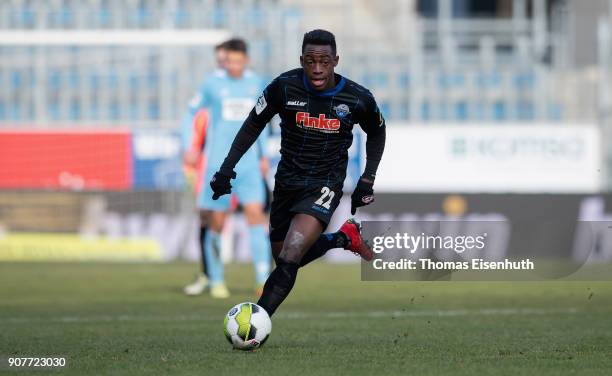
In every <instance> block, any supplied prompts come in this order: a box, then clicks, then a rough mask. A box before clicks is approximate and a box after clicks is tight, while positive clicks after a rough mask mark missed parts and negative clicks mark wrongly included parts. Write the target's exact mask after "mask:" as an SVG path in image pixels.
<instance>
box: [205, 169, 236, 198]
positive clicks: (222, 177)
mask: <svg viewBox="0 0 612 376" xmlns="http://www.w3.org/2000/svg"><path fill="white" fill-rule="evenodd" d="M235 178H236V173H235V172H234V171H230V172H229V173H227V172H224V171H218V172H217V173H215V175H214V176H213V177H212V179H211V180H210V187H211V188H212V190H213V197H212V198H213V200H218V199H219V197H221V196H223V195H226V194H228V193H231V192H232V185H231V184H230V180H231V179H235Z"/></svg>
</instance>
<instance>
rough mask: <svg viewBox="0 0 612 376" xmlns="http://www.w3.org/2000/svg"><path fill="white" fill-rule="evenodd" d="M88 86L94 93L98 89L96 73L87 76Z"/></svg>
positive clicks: (98, 82)
mask: <svg viewBox="0 0 612 376" xmlns="http://www.w3.org/2000/svg"><path fill="white" fill-rule="evenodd" d="M89 85H90V86H91V89H92V90H94V91H97V90H99V89H100V75H99V74H98V73H97V72H92V73H90V74H89Z"/></svg>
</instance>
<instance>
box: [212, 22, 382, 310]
mask: <svg viewBox="0 0 612 376" xmlns="http://www.w3.org/2000/svg"><path fill="white" fill-rule="evenodd" d="M338 60H339V58H338V56H337V55H336V41H335V38H334V35H333V34H332V33H330V32H328V31H325V30H313V31H310V32H308V33H306V34H305V35H304V39H303V42H302V55H301V57H300V63H301V66H302V68H299V69H294V70H291V71H289V72H286V73H283V74H281V75H280V76H278V77H277V78H276V79H274V80H273V81H272V82H271V83H270V84H269V85H268V87H267V88H266V89H265V90H264V92H263V94H261V96H260V97H259V99H258V100H257V104H256V105H255V107H254V108H253V109H252V110H251V112H250V114H249V116H248V117H247V118H246V120H245V121H244V123H243V125H242V128H241V129H240V131H239V132H238V134H237V135H236V138H235V140H234V142H233V143H232V146H231V149H230V150H229V153H228V154H227V157H226V158H225V160H224V161H223V164H222V165H221V168H220V169H219V171H218V172H217V173H216V174H215V175H214V177H213V179H212V180H211V182H210V186H211V187H212V189H213V191H214V197H213V198H214V199H218V198H220V197H222V196H223V195H225V194H228V193H230V192H231V188H232V185H231V179H234V178H236V179H237V180H238V179H240V171H236V172H235V171H234V169H235V168H236V166H237V164H238V165H239V161H240V160H241V158H242V157H243V155H246V154H248V152H249V148H250V146H251V145H252V144H253V143H254V142H255V140H256V139H257V137H258V136H259V134H260V133H261V132H262V130H263V129H264V127H265V125H266V123H268V121H269V120H270V119H271V118H272V116H274V115H275V114H279V115H280V118H281V150H280V152H281V160H280V163H279V165H278V169H277V173H276V176H275V179H276V184H275V187H274V192H273V198H272V207H271V213H270V216H271V217H270V241H271V243H272V250H273V253H274V258H275V261H276V268H275V269H274V271H273V272H272V273H271V274H270V277H269V278H268V279H267V281H266V283H265V285H264V291H263V295H262V296H261V298H260V299H259V301H258V304H259V305H260V306H262V307H263V308H264V309H265V310H266V311H267V312H268V314H269V315H273V314H274V312H275V311H276V309H277V308H278V306H279V305H280V304H281V303H282V302H283V300H284V299H285V298H286V297H287V295H288V294H289V292H290V291H291V289H292V288H293V285H294V283H295V280H296V276H297V272H298V268H300V267H302V266H304V265H306V264H308V263H310V262H312V261H313V260H315V259H317V258H319V257H321V256H323V255H324V254H325V252H327V250H329V249H332V248H344V249H347V250H350V251H353V252H354V253H357V254H359V255H360V256H361V257H362V258H363V259H365V260H367V261H370V260H371V259H372V258H373V253H372V250H371V249H370V247H369V246H368V245H367V244H366V243H365V241H364V240H363V238H362V237H361V233H360V230H361V229H360V226H359V224H358V223H357V222H355V221H354V220H352V219H349V220H348V221H346V222H345V223H344V224H343V225H342V227H341V228H340V231H338V232H336V233H327V234H323V230H324V229H325V228H326V227H327V225H328V223H329V221H330V218H331V216H332V214H333V212H334V210H335V209H336V208H337V206H338V204H339V202H340V197H341V196H342V185H343V183H344V178H345V176H346V167H347V161H348V149H349V147H350V146H351V143H352V142H353V134H352V130H353V125H354V124H357V123H358V124H359V125H360V126H361V128H362V129H363V130H364V131H365V132H366V134H367V142H366V154H367V155H366V166H365V171H364V173H363V175H362V176H361V178H360V179H359V181H358V183H357V186H356V188H355V191H354V192H353V194H352V196H351V213H352V214H355V212H356V209H357V208H358V207H361V206H364V205H368V204H370V203H372V202H373V201H374V190H373V185H374V179H375V177H376V171H377V169H378V164H379V162H380V160H381V157H382V154H383V150H384V145H385V134H386V133H385V121H384V119H383V116H382V114H381V113H380V111H379V109H378V106H377V105H376V101H375V100H374V97H373V96H372V94H371V93H370V92H369V91H368V90H367V89H366V88H364V87H363V86H360V85H358V84H357V83H355V82H353V81H351V80H349V79H347V78H345V77H342V76H340V75H339V74H336V73H335V72H334V68H335V67H336V66H337V65H338Z"/></svg>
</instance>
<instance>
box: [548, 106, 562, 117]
mask: <svg viewBox="0 0 612 376" xmlns="http://www.w3.org/2000/svg"><path fill="white" fill-rule="evenodd" d="M548 116H549V117H550V118H551V119H552V120H557V121H558V120H561V119H562V118H563V106H561V104H560V103H552V104H551V105H550V107H549V108H548Z"/></svg>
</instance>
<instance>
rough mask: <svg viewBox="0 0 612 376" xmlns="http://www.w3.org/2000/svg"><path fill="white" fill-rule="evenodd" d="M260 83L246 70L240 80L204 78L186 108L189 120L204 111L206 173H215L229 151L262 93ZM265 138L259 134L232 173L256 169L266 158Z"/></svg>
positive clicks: (217, 74) (218, 74)
mask: <svg viewBox="0 0 612 376" xmlns="http://www.w3.org/2000/svg"><path fill="white" fill-rule="evenodd" d="M263 88H264V82H263V81H262V79H261V78H260V77H259V76H257V75H256V74H254V73H253V72H252V71H249V70H246V71H245V72H244V73H243V75H242V77H241V78H232V77H231V76H229V75H228V74H227V73H226V72H225V71H223V70H217V71H215V73H214V74H211V75H209V76H207V77H206V78H205V79H204V83H203V84H202V86H201V87H200V89H199V90H198V92H197V94H196V96H195V97H194V98H193V99H192V100H191V102H190V104H189V112H190V117H191V119H193V117H194V116H195V113H196V112H197V111H198V110H200V109H202V108H205V109H206V110H207V111H208V113H209V124H208V128H207V131H206V142H205V146H204V153H205V156H206V170H207V171H211V170H212V171H213V172H214V171H217V170H218V169H219V167H221V163H223V160H224V159H225V156H226V155H227V152H228V150H229V149H230V147H231V145H232V142H233V141H234V137H236V134H237V133H238V130H239V129H240V127H241V126H242V123H243V122H244V120H245V119H246V118H247V117H248V115H249V112H250V111H251V109H253V107H254V106H255V102H256V100H257V96H258V95H259V94H260V93H261V92H262V90H263ZM266 141H267V134H266V132H265V131H264V132H262V134H261V135H260V137H259V138H258V140H257V142H256V143H255V144H253V146H251V148H250V149H249V150H248V151H247V152H246V154H245V155H244V157H243V158H242V159H241V160H240V162H239V163H238V165H236V172H237V173H238V174H240V172H242V171H246V170H249V169H253V168H257V169H259V160H260V158H261V157H262V156H265V155H266V149H265V148H266Z"/></svg>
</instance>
